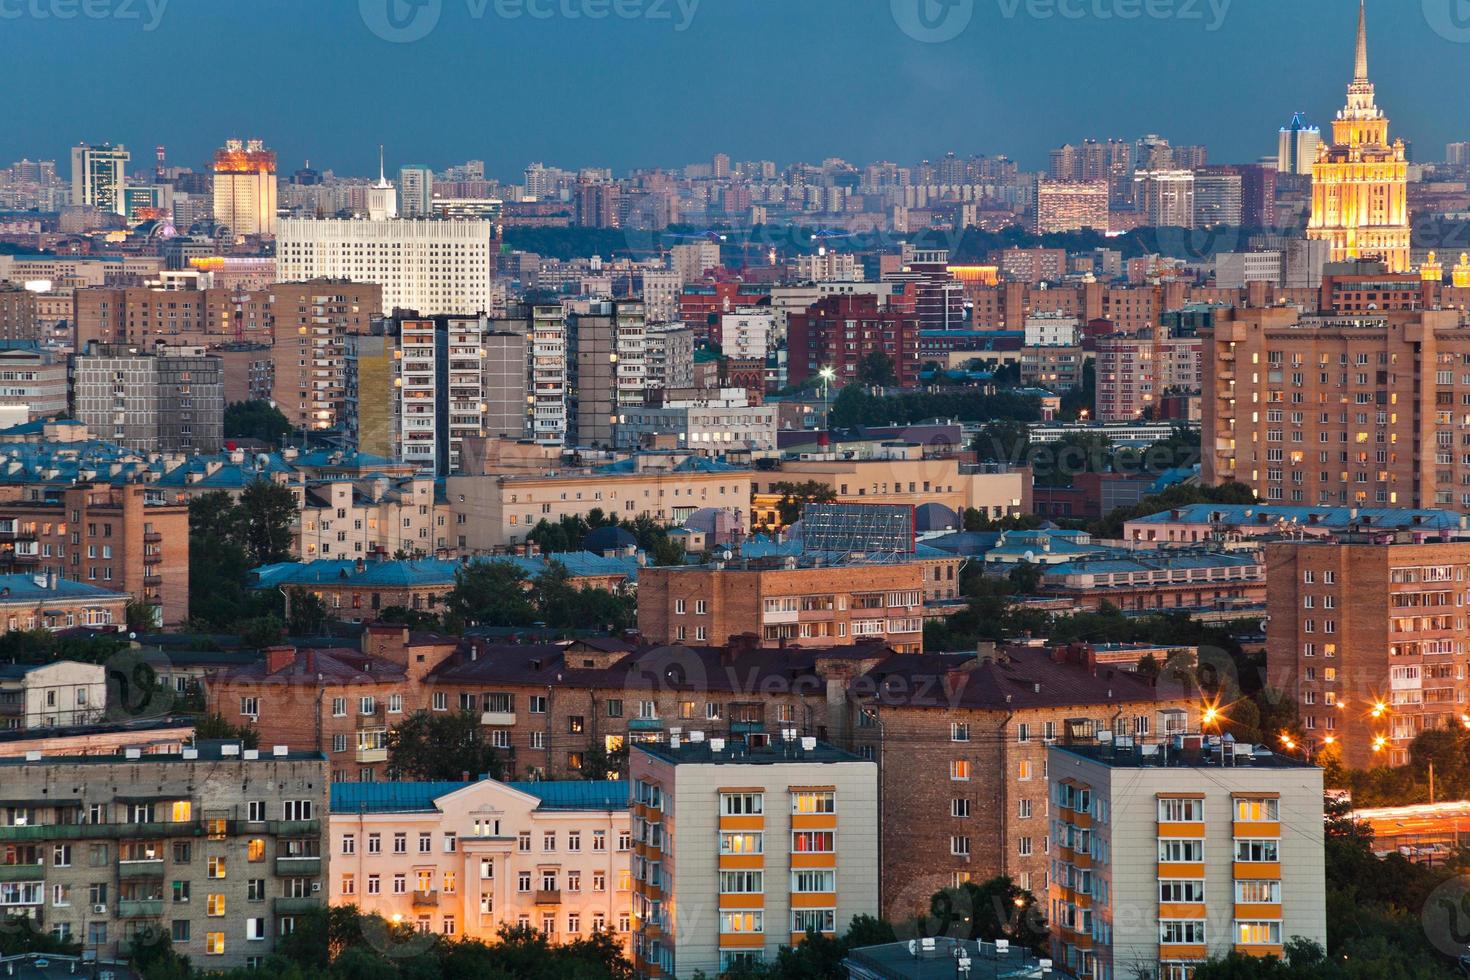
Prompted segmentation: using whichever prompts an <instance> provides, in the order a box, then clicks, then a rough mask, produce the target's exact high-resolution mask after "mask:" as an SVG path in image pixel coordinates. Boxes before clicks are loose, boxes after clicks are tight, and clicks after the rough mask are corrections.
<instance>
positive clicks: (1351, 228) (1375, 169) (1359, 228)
mask: <svg viewBox="0 0 1470 980" xmlns="http://www.w3.org/2000/svg"><path fill="white" fill-rule="evenodd" d="M1408 187H1409V164H1408V161H1407V160H1406V159H1405V157H1404V143H1403V140H1395V141H1394V142H1393V143H1392V144H1390V143H1389V142H1388V118H1387V117H1386V116H1384V114H1383V110H1382V109H1380V108H1379V107H1378V105H1377V104H1376V103H1375V101H1374V96H1373V83H1372V82H1370V81H1368V26H1367V12H1366V10H1365V9H1364V7H1363V4H1362V0H1360V3H1359V7H1358V53H1357V62H1356V66H1355V69H1354V72H1353V81H1352V84H1350V85H1349V86H1348V101H1347V106H1346V107H1345V108H1344V109H1343V110H1342V111H1341V112H1339V113H1338V114H1337V118H1336V119H1334V120H1333V121H1332V143H1331V144H1330V145H1329V144H1327V143H1323V144H1322V145H1321V147H1320V148H1319V149H1318V151H1317V162H1316V163H1315V164H1313V166H1312V221H1311V224H1310V225H1309V226H1308V227H1307V237H1308V238H1311V239H1316V240H1319V241H1327V242H1331V243H1332V261H1333V262H1343V261H1347V260H1350V259H1356V258H1360V257H1365V256H1377V257H1381V258H1382V259H1383V261H1384V262H1386V263H1387V264H1388V268H1389V271H1391V272H1408V271H1409V202H1408Z"/></svg>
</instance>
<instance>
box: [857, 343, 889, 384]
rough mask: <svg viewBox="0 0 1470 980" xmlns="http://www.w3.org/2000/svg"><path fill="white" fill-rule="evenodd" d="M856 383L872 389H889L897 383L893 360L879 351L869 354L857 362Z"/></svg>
mask: <svg viewBox="0 0 1470 980" xmlns="http://www.w3.org/2000/svg"><path fill="white" fill-rule="evenodd" d="M858 381H859V382H861V383H862V384H865V385H868V386H869V387H872V388H889V387H892V386H893V385H895V384H897V383H898V372H896V371H895V370H894V368H893V358H891V357H889V356H888V355H887V354H885V353H883V352H882V351H881V350H875V351H872V352H870V353H869V354H868V355H867V356H865V357H864V358H863V359H862V360H861V361H859V362H858Z"/></svg>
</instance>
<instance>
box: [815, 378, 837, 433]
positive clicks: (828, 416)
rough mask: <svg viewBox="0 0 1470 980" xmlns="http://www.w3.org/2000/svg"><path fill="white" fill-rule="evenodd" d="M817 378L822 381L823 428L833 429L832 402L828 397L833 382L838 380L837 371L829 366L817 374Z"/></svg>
mask: <svg viewBox="0 0 1470 980" xmlns="http://www.w3.org/2000/svg"><path fill="white" fill-rule="evenodd" d="M817 377H818V378H821V379H822V428H823V429H831V428H832V400H831V399H830V398H829V397H828V395H829V394H830V393H831V390H832V382H833V381H834V380H835V379H836V378H837V369H836V368H834V367H832V365H830V364H829V365H827V366H826V367H824V368H822V370H820V371H818V372H817Z"/></svg>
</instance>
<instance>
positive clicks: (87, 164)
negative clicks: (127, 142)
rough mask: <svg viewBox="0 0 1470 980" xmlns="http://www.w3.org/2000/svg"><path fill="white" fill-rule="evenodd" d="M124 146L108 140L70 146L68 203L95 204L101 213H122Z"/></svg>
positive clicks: (129, 156)
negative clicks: (90, 144)
mask: <svg viewBox="0 0 1470 980" xmlns="http://www.w3.org/2000/svg"><path fill="white" fill-rule="evenodd" d="M131 159H132V154H130V153H129V152H128V149H127V147H125V146H122V145H118V146H113V145H112V144H111V143H103V144H102V145H100V146H87V145H86V144H81V145H78V146H74V147H72V148H71V203H72V204H74V205H84V206H87V207H94V208H96V209H97V210H99V211H101V212H103V213H104V214H125V213H126V212H127V202H126V201H125V200H124V197H123V188H124V187H126V186H127V181H128V161H129V160H131Z"/></svg>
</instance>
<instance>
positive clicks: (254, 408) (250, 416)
mask: <svg viewBox="0 0 1470 980" xmlns="http://www.w3.org/2000/svg"><path fill="white" fill-rule="evenodd" d="M293 431H295V430H294V427H293V426H292V425H291V421H290V420H289V419H287V418H286V416H285V415H283V414H281V410H280V409H278V408H276V407H275V406H274V405H272V404H271V403H270V402H268V401H263V400H260V399H256V400H254V401H244V402H234V403H232V404H229V405H226V406H225V438H226V439H253V440H255V441H257V442H272V443H279V442H281V441H282V440H284V439H285V438H286V437H287V436H289V435H290V434H291V433H292V432H293Z"/></svg>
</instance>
